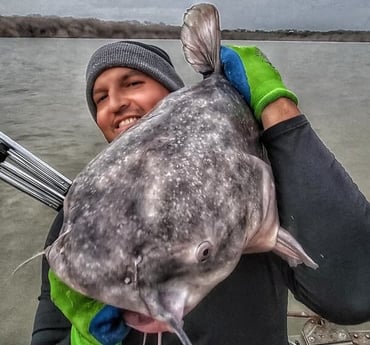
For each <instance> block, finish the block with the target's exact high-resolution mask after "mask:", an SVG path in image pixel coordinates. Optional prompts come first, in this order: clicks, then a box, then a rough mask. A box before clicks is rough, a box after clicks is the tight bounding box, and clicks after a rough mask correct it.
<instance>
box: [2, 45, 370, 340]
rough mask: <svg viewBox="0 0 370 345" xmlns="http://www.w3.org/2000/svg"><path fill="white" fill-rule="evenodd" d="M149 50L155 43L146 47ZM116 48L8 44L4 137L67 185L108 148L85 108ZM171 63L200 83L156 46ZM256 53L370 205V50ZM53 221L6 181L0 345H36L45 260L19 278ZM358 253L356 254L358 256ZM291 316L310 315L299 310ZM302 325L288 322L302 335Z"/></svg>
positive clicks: (281, 48)
mask: <svg viewBox="0 0 370 345" xmlns="http://www.w3.org/2000/svg"><path fill="white" fill-rule="evenodd" d="M148 41H149V40H148ZM106 42H108V40H98V39H96V40H92V39H45V38H42V39H36V38H31V39H21V38H18V39H7V38H1V39H0V52H1V54H0V66H1V78H0V105H1V113H0V130H1V131H2V132H4V133H5V134H7V135H8V136H10V137H11V138H13V139H14V140H16V141H17V142H19V143H20V144H21V145H23V146H25V147H26V148H28V149H29V150H30V151H31V152H33V153H34V154H36V155H37V156H39V157H40V158H41V159H43V160H45V161H46V162H48V163H49V164H50V165H51V166H53V167H54V168H56V169H57V170H59V171H60V172H62V173H63V174H64V175H66V176H67V177H69V178H71V179H72V178H73V177H74V176H75V175H76V173H77V172H78V171H79V170H80V169H81V168H82V167H83V166H84V165H85V164H86V163H87V162H88V161H89V160H90V159H91V158H93V157H94V155H96V154H97V153H98V152H99V150H101V148H102V147H103V146H104V145H105V142H104V140H103V137H102V135H101V134H100V132H99V131H98V129H97V127H96V125H95V123H94V122H93V120H92V119H91V116H90V115H89V113H88V109H87V106H86V104H85V90H84V73H85V66H86V63H87V61H88V59H89V57H90V55H91V53H92V52H93V51H94V50H95V49H96V48H97V47H99V46H101V45H102V44H104V43H106ZM150 42H152V43H153V44H158V45H160V46H162V47H163V48H164V49H165V50H167V51H168V52H169V54H170V55H171V57H172V58H173V62H174V65H175V67H176V68H177V69H178V71H179V74H180V75H181V76H182V77H183V78H184V81H185V82H186V83H187V84H191V83H193V82H195V81H197V80H199V79H200V78H199V76H198V75H196V74H195V72H193V71H192V69H191V68H190V67H189V66H188V65H187V64H186V63H185V61H184V58H183V55H182V52H181V49H180V43H179V41H174V40H162V41H150ZM234 43H238V44H257V45H258V46H259V47H260V48H261V49H262V50H263V51H264V52H265V53H266V55H267V56H268V57H269V58H270V60H271V61H272V62H273V64H274V65H276V67H278V69H279V70H280V72H281V74H282V75H283V77H284V80H285V82H286V84H287V85H288V86H289V87H290V88H291V89H293V90H294V91H295V92H296V93H297V94H298V96H299V99H300V107H301V109H302V111H303V112H304V113H305V114H307V116H308V117H309V119H310V121H311V123H312V124H313V126H314V128H315V129H316V130H317V132H318V133H319V135H320V136H321V138H322V139H323V140H324V142H325V143H326V144H327V145H328V146H329V147H330V149H331V150H332V151H333V152H334V153H335V154H336V156H337V158H338V159H339V160H340V161H341V162H342V163H343V165H344V166H345V167H346V168H347V170H348V171H349V172H350V173H351V175H352V177H353V179H354V181H355V182H356V183H357V184H358V185H359V187H360V189H361V190H362V191H363V192H364V193H365V195H366V196H367V197H368V198H370V179H369V178H368V171H369V169H370V157H369V149H368V147H369V144H370V139H369V136H368V133H369V132H370V110H369V109H370V97H369V85H370V59H369V56H370V44H369V43H317V42H316V43H313V42H245V41H244V42H242V41H238V42H234ZM54 216H55V212H54V211H52V210H51V209H48V208H47V207H46V206H43V205H42V204H40V203H39V202H37V201H35V200H33V199H31V198H30V197H28V196H27V195H25V194H23V193H21V192H19V191H17V190H15V189H14V188H13V187H10V186H8V185H7V184H5V183H4V182H2V181H0V296H1V300H2V301H1V305H0V315H1V316H2V319H1V322H0V339H1V343H2V344H17V345H18V344H29V341H30V334H31V329H32V323H33V317H34V313H35V308H36V305H37V296H38V295H39V288H40V260H35V261H34V262H31V263H30V264H29V265H27V266H26V267H25V268H23V269H22V270H21V271H19V272H18V273H17V274H16V275H15V276H12V271H13V270H14V268H15V267H16V266H17V265H18V264H19V263H20V262H22V261H24V260H25V259H26V258H28V257H30V256H32V255H33V254H34V253H36V252H38V251H40V249H42V247H43V244H44V241H45V237H46V235H47V232H48V230H49V227H50V224H51V222H52V220H53V218H54ZM354 250H355V248H354ZM290 308H291V309H292V310H302V308H303V307H302V306H301V305H300V304H297V303H296V302H295V301H293V300H292V301H291V303H290ZM300 326H301V323H300V321H299V322H297V321H294V320H291V319H289V331H290V332H291V333H297V332H298V330H299V327H300Z"/></svg>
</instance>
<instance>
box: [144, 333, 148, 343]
mask: <svg viewBox="0 0 370 345" xmlns="http://www.w3.org/2000/svg"><path fill="white" fill-rule="evenodd" d="M146 338H147V333H144V337H143V345H145V344H146Z"/></svg>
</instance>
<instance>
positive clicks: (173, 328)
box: [123, 311, 192, 345]
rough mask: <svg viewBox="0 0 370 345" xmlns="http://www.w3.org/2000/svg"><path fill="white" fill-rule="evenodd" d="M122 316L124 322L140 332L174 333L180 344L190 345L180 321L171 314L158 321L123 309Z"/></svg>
mask: <svg viewBox="0 0 370 345" xmlns="http://www.w3.org/2000/svg"><path fill="white" fill-rule="evenodd" d="M123 318H124V320H125V322H126V324H127V325H128V326H130V327H132V328H135V329H136V330H138V331H140V332H142V333H163V332H171V333H175V334H176V335H177V337H178V338H179V340H180V342H181V344H182V345H192V343H191V341H190V339H189V338H188V336H187V335H186V333H185V332H184V330H183V329H182V324H183V322H182V321H178V320H177V319H176V318H175V317H174V316H173V315H171V314H169V315H166V316H164V318H165V319H167V320H166V321H158V320H155V319H153V318H152V317H150V316H146V315H143V314H140V313H137V312H133V311H124V312H123Z"/></svg>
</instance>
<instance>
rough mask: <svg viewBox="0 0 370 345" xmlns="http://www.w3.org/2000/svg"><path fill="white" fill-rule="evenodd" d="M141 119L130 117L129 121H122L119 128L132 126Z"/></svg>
mask: <svg viewBox="0 0 370 345" xmlns="http://www.w3.org/2000/svg"><path fill="white" fill-rule="evenodd" d="M139 119H140V117H136V116H133V117H129V118H127V119H124V120H122V121H121V122H119V123H118V128H124V127H126V126H129V125H132V124H134V123H135V122H137V121H138V120H139Z"/></svg>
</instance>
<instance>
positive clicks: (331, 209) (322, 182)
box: [262, 115, 370, 324]
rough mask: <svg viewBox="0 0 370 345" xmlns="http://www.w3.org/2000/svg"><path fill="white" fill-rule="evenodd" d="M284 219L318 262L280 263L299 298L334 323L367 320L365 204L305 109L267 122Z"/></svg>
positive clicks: (369, 274) (369, 273) (369, 256)
mask: <svg viewBox="0 0 370 345" xmlns="http://www.w3.org/2000/svg"><path fill="white" fill-rule="evenodd" d="M262 139H263V141H264V144H265V146H266V148H267V151H268V154H269V159H270V161H271V165H272V169H273V172H274V177H275V182H276V187H277V200H278V208H279V216H280V220H281V225H282V226H283V227H284V228H286V229H287V230H289V231H290V232H291V233H292V234H293V235H294V236H295V238H296V239H298V241H299V242H300V243H301V244H302V246H303V247H304V248H305V250H306V251H307V252H308V254H309V255H311V257H312V258H313V259H314V260H315V261H316V262H317V263H318V264H319V268H318V269H317V270H312V269H309V268H307V267H305V266H303V265H298V267H296V268H294V269H289V268H288V267H287V265H285V264H283V267H284V268H285V269H284V274H285V278H286V282H287V284H288V286H289V288H290V289H291V291H292V292H293V294H294V295H295V297H296V298H297V300H299V301H301V302H303V303H304V304H305V305H307V306H308V307H309V308H310V309H312V310H313V311H315V312H316V313H318V314H320V315H321V316H323V317H325V318H327V319H329V320H331V321H333V322H337V323H346V324H355V323H361V322H364V321H368V320H370V290H369V289H370V205H369V202H368V201H367V200H366V198H365V197H364V195H363V194H362V193H361V192H360V191H359V189H358V187H357V186H356V185H355V184H354V182H353V181H352V179H351V178H350V176H349V175H348V173H346V171H345V170H344V169H343V167H342V166H341V164H340V163H338V161H337V160H336V158H335V157H334V155H333V154H332V153H331V152H330V151H329V150H328V149H327V148H326V147H325V145H324V144H323V143H322V141H321V140H320V139H319V138H318V136H317V135H316V134H315V132H314V131H313V129H312V128H311V125H310V124H309V122H308V121H307V119H306V117H305V116H304V115H301V116H299V117H296V118H293V119H290V120H287V121H285V122H282V123H280V124H278V125H276V126H274V127H271V128H270V129H268V130H266V131H265V132H264V133H263V135H262Z"/></svg>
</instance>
